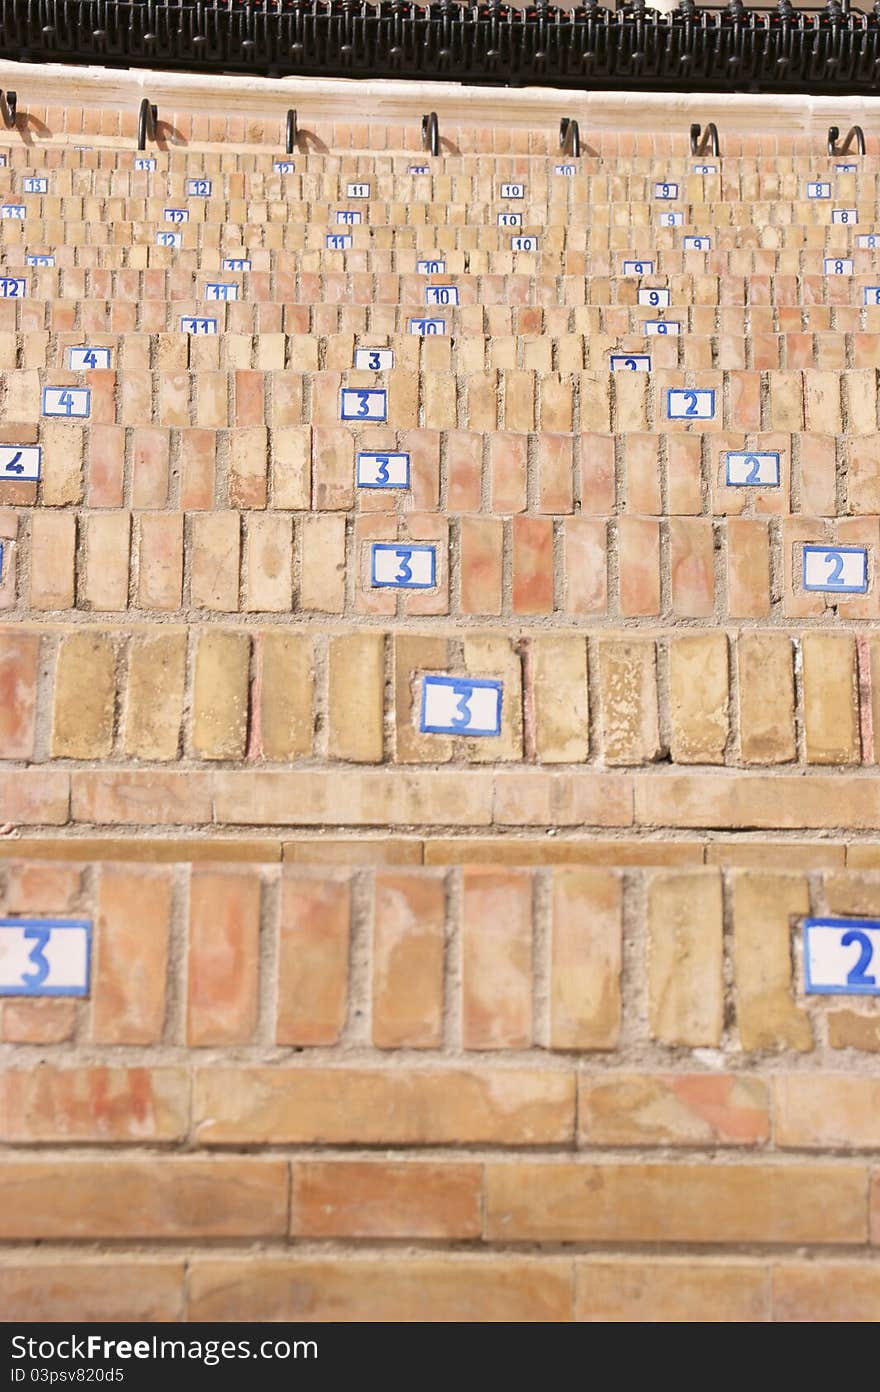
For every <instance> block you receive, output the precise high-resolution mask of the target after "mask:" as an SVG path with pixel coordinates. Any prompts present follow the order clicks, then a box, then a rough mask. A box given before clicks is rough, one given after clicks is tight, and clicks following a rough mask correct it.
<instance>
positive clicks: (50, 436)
mask: <svg viewBox="0 0 880 1392" xmlns="http://www.w3.org/2000/svg"><path fill="white" fill-rule="evenodd" d="M7 419H12V420H14V419H15V416H14V414H13V412H12V410H11V409H9V408H8V409H7ZM40 440H41V443H42V446H43V475H42V479H41V481H40V496H41V498H42V501H43V504H44V505H45V506H46V507H66V506H67V505H68V504H70V503H80V502H82V496H83V429H82V426H80V425H69V424H68V423H67V421H63V422H62V421H53V420H43V421H42V422H41V425H40Z"/></svg>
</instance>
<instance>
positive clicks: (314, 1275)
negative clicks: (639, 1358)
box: [188, 1253, 571, 1322]
mask: <svg viewBox="0 0 880 1392" xmlns="http://www.w3.org/2000/svg"><path fill="white" fill-rule="evenodd" d="M188 1290H189V1300H188V1312H189V1318H190V1319H194V1320H235V1319H238V1320H241V1319H277V1320H288V1321H289V1320H300V1319H308V1320H328V1321H339V1320H344V1321H347V1320H370V1321H374V1320H375V1321H383V1322H384V1321H386V1320H397V1319H399V1318H400V1316H401V1311H406V1314H407V1316H408V1317H409V1318H410V1319H415V1320H432V1321H433V1320H451V1321H459V1322H461V1321H471V1320H476V1321H487V1320H491V1321H495V1320H503V1321H511V1322H521V1321H530V1322H536V1321H545V1320H546V1321H554V1322H555V1321H561V1320H569V1319H571V1267H570V1263H569V1262H567V1261H564V1260H560V1259H559V1258H546V1257H544V1258H534V1257H512V1258H511V1257H504V1258H503V1259H501V1258H492V1257H486V1256H482V1255H481V1256H458V1255H457V1256H455V1257H417V1258H411V1257H405V1256H400V1257H399V1256H397V1255H396V1254H395V1255H390V1254H388V1253H385V1254H383V1256H382V1258H381V1259H377V1258H375V1257H374V1258H372V1259H370V1258H366V1257H349V1258H348V1259H347V1260H346V1261H345V1262H344V1263H341V1262H340V1261H339V1260H338V1259H337V1258H335V1257H334V1258H332V1259H331V1258H323V1259H322V1258H319V1257H308V1258H304V1257H299V1258H277V1257H276V1258H268V1257H262V1258H259V1259H257V1260H253V1259H250V1258H249V1259H247V1260H242V1259H237V1260H236V1259H233V1258H226V1259H225V1260H220V1259H217V1258H213V1259H204V1258H203V1259H201V1260H196V1261H195V1262H193V1264H192V1268H191V1271H190V1276H189V1287H188Z"/></svg>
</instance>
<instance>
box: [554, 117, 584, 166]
mask: <svg viewBox="0 0 880 1392" xmlns="http://www.w3.org/2000/svg"><path fill="white" fill-rule="evenodd" d="M559 148H560V150H561V151H562V153H563V154H564V155H574V156H575V158H577V157H578V155H580V152H581V128H580V126H579V125H578V123H577V121H573V120H572V119H571V117H570V116H563V118H562V120H561V121H560V122H559Z"/></svg>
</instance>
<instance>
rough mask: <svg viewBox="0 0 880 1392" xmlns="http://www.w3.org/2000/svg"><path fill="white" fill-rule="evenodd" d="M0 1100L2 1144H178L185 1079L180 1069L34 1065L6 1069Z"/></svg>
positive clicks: (184, 1120) (183, 1126)
mask: <svg viewBox="0 0 880 1392" xmlns="http://www.w3.org/2000/svg"><path fill="white" fill-rule="evenodd" d="M51 1003H52V1004H55V1003H56V1002H51ZM30 1004H34V1002H30ZM0 1101H2V1106H0V1135H2V1138H3V1140H4V1141H8V1142H13V1143H21V1142H24V1143H26V1144H29V1145H44V1144H65V1145H70V1144H77V1143H79V1144H89V1145H103V1144H111V1143H123V1144H130V1143H134V1142H140V1143H141V1144H146V1143H150V1142H153V1143H159V1142H167V1141H180V1140H182V1139H183V1137H184V1136H185V1135H186V1131H187V1127H188V1120H189V1118H188V1113H189V1079H188V1077H187V1075H186V1072H185V1071H184V1069H182V1068H152V1069H151V1068H125V1067H120V1066H115V1067H110V1068H104V1067H85V1066H81V1067H73V1068H57V1067H55V1066H54V1065H53V1064H50V1063H40V1064H39V1066H38V1067H35V1068H8V1069H7V1070H6V1071H5V1073H4V1074H3V1076H2V1078H0Z"/></svg>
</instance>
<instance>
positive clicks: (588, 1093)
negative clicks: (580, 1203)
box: [578, 1072, 770, 1147]
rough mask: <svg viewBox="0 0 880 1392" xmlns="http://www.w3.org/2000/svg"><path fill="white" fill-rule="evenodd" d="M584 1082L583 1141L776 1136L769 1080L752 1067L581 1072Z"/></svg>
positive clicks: (741, 1141) (693, 1142) (695, 1142)
mask: <svg viewBox="0 0 880 1392" xmlns="http://www.w3.org/2000/svg"><path fill="white" fill-rule="evenodd" d="M578 1086H579V1093H578V1128H579V1137H580V1142H581V1144H582V1145H584V1146H596V1145H607V1146H658V1145H664V1146H713V1147H714V1146H755V1145H763V1144H764V1143H765V1142H766V1141H768V1140H769V1138H770V1110H769V1099H768V1095H767V1086H766V1084H765V1083H764V1082H763V1081H762V1080H761V1079H760V1078H755V1077H750V1076H749V1075H748V1074H742V1075H740V1076H738V1077H737V1076H736V1075H734V1074H730V1073H725V1074H722V1073H618V1072H614V1073H607V1074H604V1075H603V1076H597V1075H589V1074H582V1075H581V1077H580V1079H579V1084H578Z"/></svg>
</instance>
